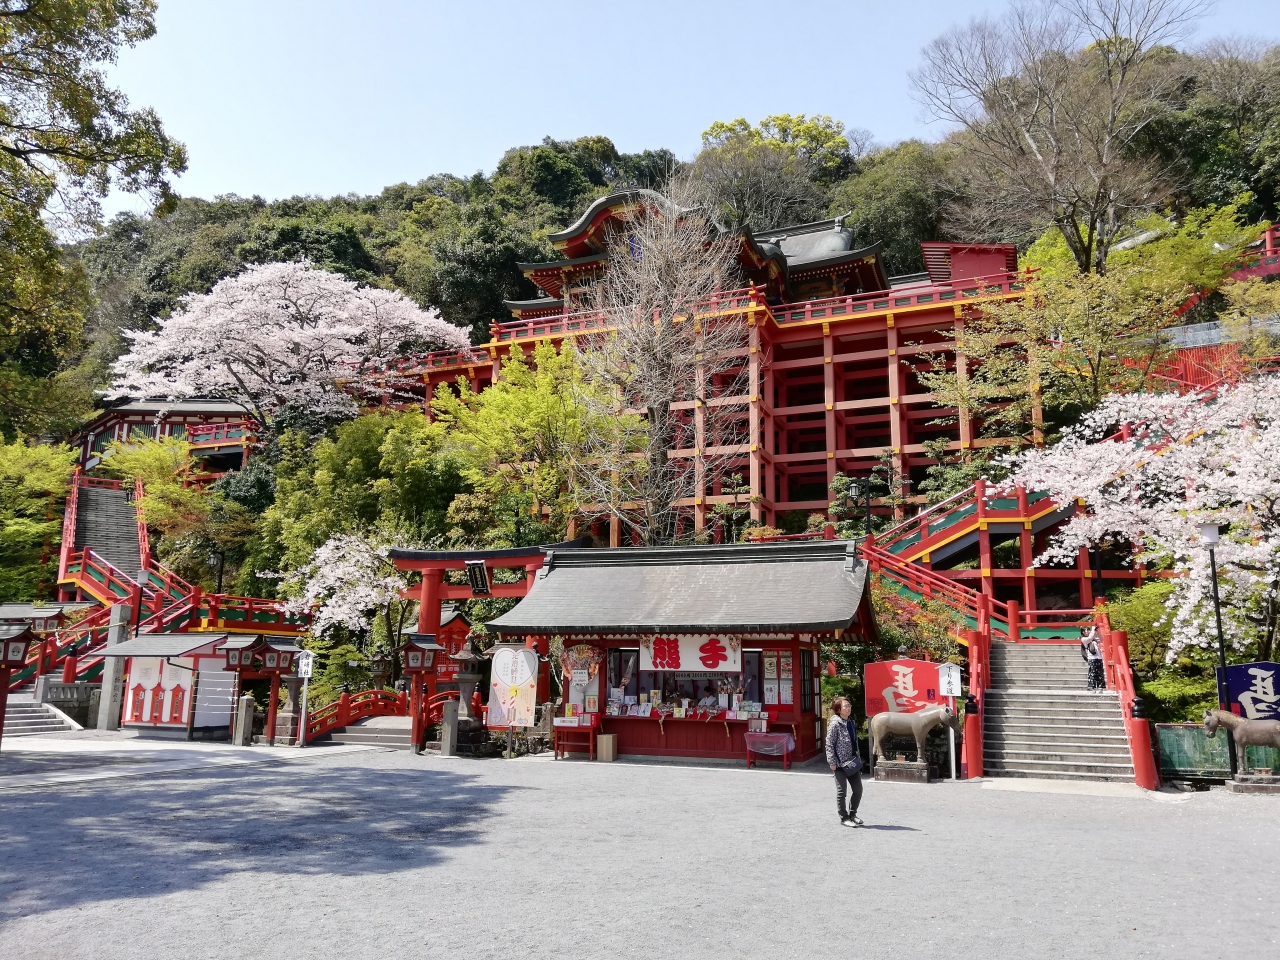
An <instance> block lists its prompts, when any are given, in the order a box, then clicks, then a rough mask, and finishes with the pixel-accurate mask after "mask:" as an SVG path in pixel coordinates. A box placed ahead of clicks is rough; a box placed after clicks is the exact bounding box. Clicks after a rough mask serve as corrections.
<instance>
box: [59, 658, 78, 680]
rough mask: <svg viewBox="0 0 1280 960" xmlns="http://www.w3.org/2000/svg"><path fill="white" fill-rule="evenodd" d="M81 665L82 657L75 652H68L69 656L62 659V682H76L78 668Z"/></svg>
mask: <svg viewBox="0 0 1280 960" xmlns="http://www.w3.org/2000/svg"><path fill="white" fill-rule="evenodd" d="M79 666H80V658H79V657H77V656H76V655H75V654H74V653H69V654H67V658H66V659H65V660H63V661H62V682H63V683H75V682H76V670H77V669H78V668H79Z"/></svg>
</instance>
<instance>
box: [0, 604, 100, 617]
mask: <svg viewBox="0 0 1280 960" xmlns="http://www.w3.org/2000/svg"><path fill="white" fill-rule="evenodd" d="M95 606H97V604H95V603H85V602H83V601H79V600H77V601H71V602H63V601H56V600H55V601H50V602H48V603H0V620H31V619H33V618H34V619H37V620H38V619H47V618H51V617H56V616H57V615H58V614H60V613H72V612H74V611H76V610H87V609H89V608H90V607H95Z"/></svg>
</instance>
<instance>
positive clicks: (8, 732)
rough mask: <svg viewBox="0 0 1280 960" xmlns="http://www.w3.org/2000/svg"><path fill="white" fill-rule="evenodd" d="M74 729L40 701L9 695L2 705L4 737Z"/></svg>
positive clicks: (44, 733) (37, 735) (36, 735)
mask: <svg viewBox="0 0 1280 960" xmlns="http://www.w3.org/2000/svg"><path fill="white" fill-rule="evenodd" d="M73 730H75V727H73V726H72V725H71V724H69V723H68V722H67V721H66V720H65V719H64V718H63V717H61V716H59V715H58V714H57V713H55V712H54V711H52V710H50V709H49V708H48V707H47V706H45V705H44V704H41V703H36V702H35V701H34V700H31V699H28V698H21V697H15V696H14V695H12V694H10V695H9V700H8V702H7V703H6V704H5V707H4V735H5V736H6V737H47V736H49V735H50V734H53V733H70V732H71V731H73Z"/></svg>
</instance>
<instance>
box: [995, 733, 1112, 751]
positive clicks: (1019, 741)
mask: <svg viewBox="0 0 1280 960" xmlns="http://www.w3.org/2000/svg"><path fill="white" fill-rule="evenodd" d="M982 742H983V743H984V744H987V743H990V744H993V745H994V746H997V747H1003V748H1005V749H1009V750H1039V749H1041V748H1044V749H1050V748H1053V749H1061V750H1068V749H1069V750H1072V751H1076V752H1079V751H1086V752H1087V751H1089V750H1100V751H1102V752H1103V753H1107V752H1110V751H1112V750H1123V751H1124V752H1125V753H1128V752H1129V741H1128V739H1127V738H1126V737H1115V736H1108V735H1105V734H1087V733H1086V734H1081V733H1075V732H1073V733H1066V734H1063V735H1062V736H1060V737H1055V736H1051V735H1049V734H1047V733H1028V734H1018V735H1016V736H1009V735H1008V734H1007V733H1003V732H1002V733H1001V735H1000V736H990V737H984V738H983V741H982Z"/></svg>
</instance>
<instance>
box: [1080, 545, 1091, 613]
mask: <svg viewBox="0 0 1280 960" xmlns="http://www.w3.org/2000/svg"><path fill="white" fill-rule="evenodd" d="M1076 568H1077V569H1078V570H1079V571H1080V606H1081V607H1082V608H1088V607H1092V606H1093V593H1094V589H1093V571H1092V570H1091V569H1089V551H1088V549H1086V548H1085V547H1081V548H1080V555H1079V557H1078V558H1077V559H1076Z"/></svg>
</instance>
